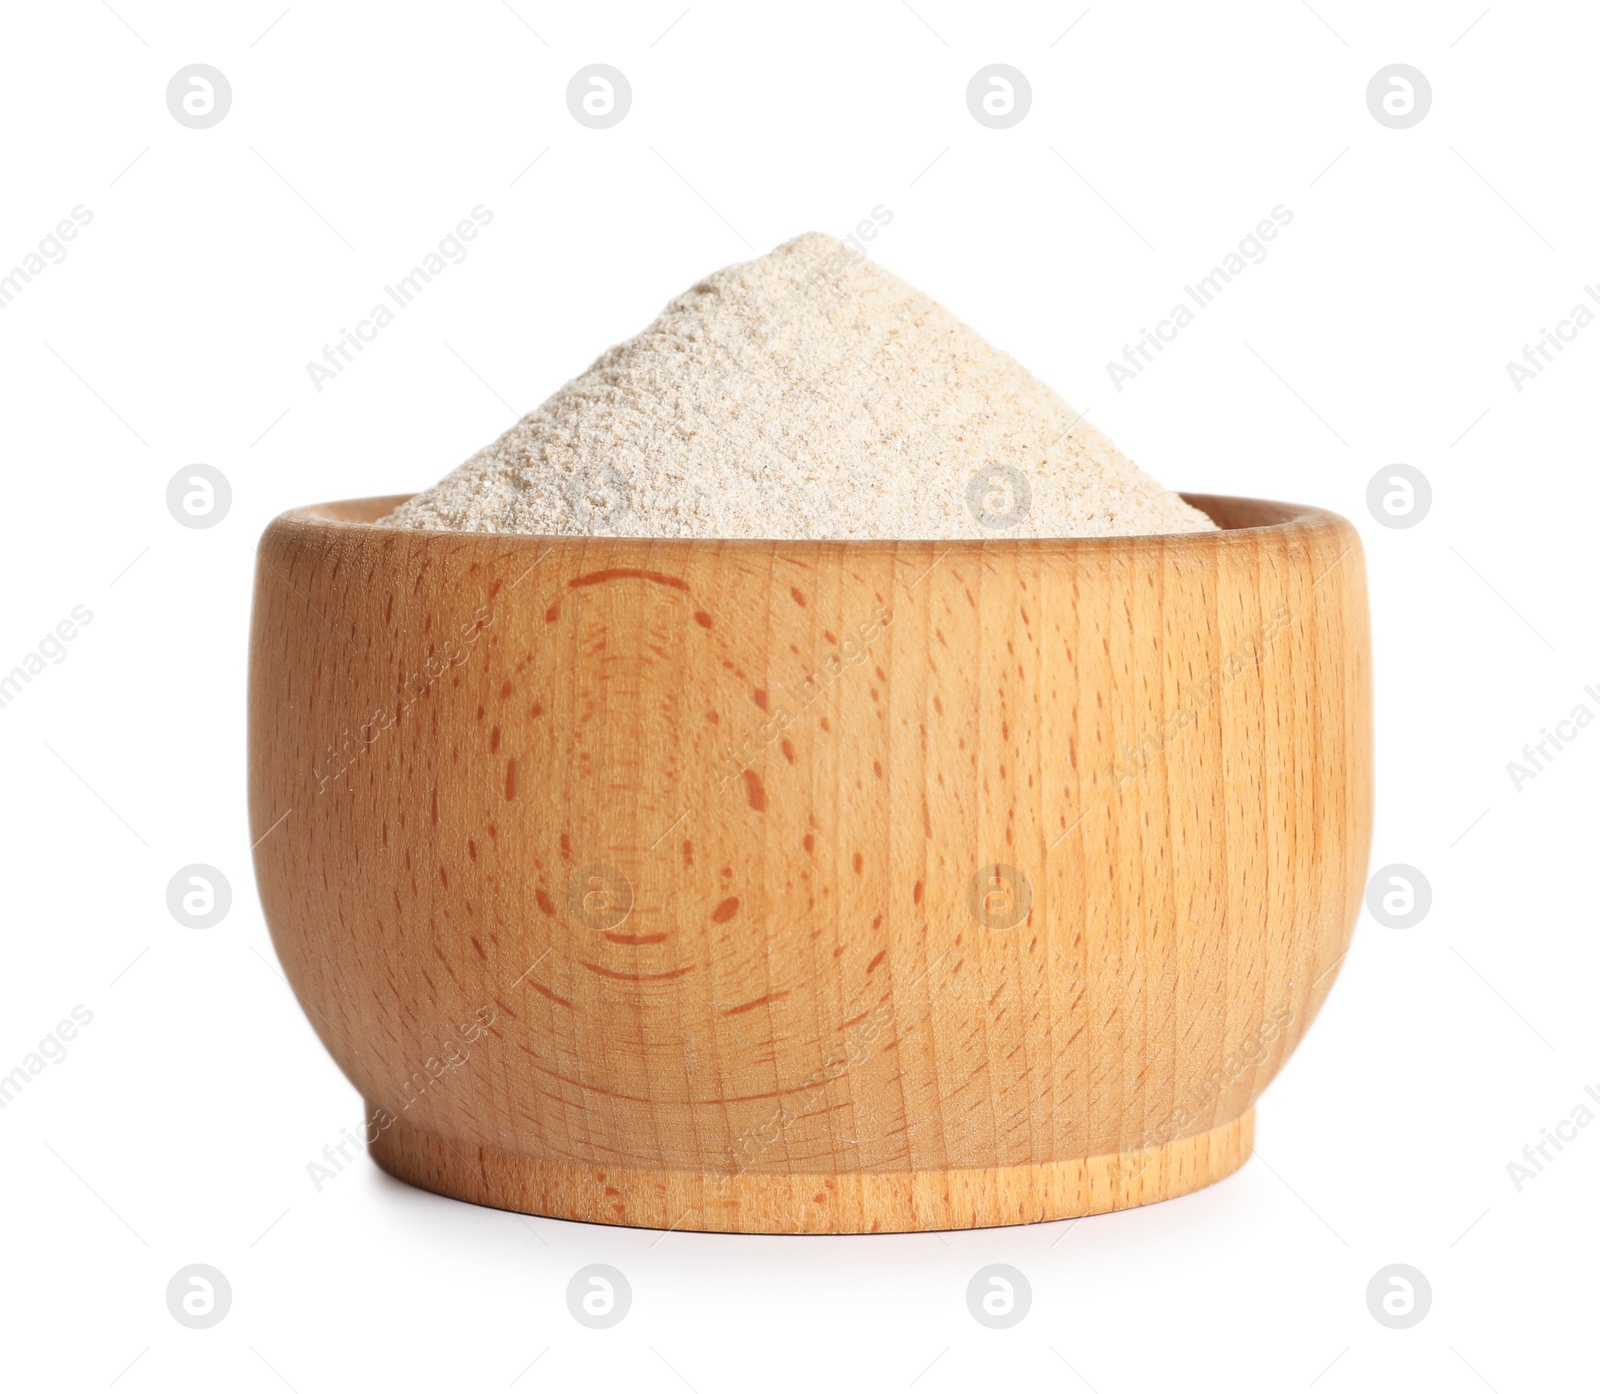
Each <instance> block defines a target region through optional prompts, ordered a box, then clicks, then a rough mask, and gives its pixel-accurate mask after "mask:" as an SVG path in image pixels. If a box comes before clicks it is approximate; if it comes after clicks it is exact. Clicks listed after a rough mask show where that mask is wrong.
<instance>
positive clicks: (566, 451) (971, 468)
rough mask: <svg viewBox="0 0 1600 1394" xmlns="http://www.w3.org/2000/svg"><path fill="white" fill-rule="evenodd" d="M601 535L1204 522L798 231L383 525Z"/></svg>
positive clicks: (841, 534)
mask: <svg viewBox="0 0 1600 1394" xmlns="http://www.w3.org/2000/svg"><path fill="white" fill-rule="evenodd" d="M384 521H385V522H386V523H388V524H391V525H400V526H405V527H417V528H442V529H454V530H459V531H469V532H516V533H545V534H589V535H597V536H611V537H719V538H769V539H778V538H837V539H865V538H958V537H969V538H976V537H989V538H993V537H1082V536H1093V535H1113V534H1115V535H1126V534H1133V533H1163V532H1167V533H1170V532H1198V531H1204V530H1209V529H1211V528H1213V527H1214V526H1215V525H1214V524H1213V523H1212V522H1211V520H1210V519H1209V518H1207V517H1206V516H1205V514H1203V513H1201V512H1200V511H1199V510H1197V509H1195V508H1191V507H1190V506H1189V505H1188V504H1186V503H1184V502H1183V500H1182V499H1180V498H1179V497H1178V496H1177V495H1176V494H1175V493H1172V492H1170V491H1169V490H1167V489H1164V488H1162V486H1161V485H1160V484H1158V483H1157V482H1156V481H1155V480H1153V479H1151V478H1150V477H1149V476H1148V475H1147V474H1145V473H1144V472H1143V471H1142V470H1140V469H1139V468H1138V467H1137V466H1136V465H1134V463H1133V462H1132V461H1131V460H1129V459H1128V458H1127V456H1125V455H1123V454H1122V453H1121V452H1120V451H1119V450H1118V449H1117V448H1116V447H1115V446H1114V445H1112V444H1111V442H1110V441H1109V440H1107V439H1106V438H1105V436H1103V435H1102V434H1101V433H1100V432H1099V431H1098V430H1096V429H1095V428H1094V427H1093V426H1091V425H1090V424H1089V423H1088V422H1086V421H1084V420H1082V419H1081V418H1080V417H1079V416H1078V414H1077V413H1075V412H1074V411H1073V410H1072V408H1071V407H1069V406H1068V405H1067V404H1066V402H1064V401H1062V399H1061V398H1060V397H1058V396H1057V395H1056V394H1055V393H1054V392H1053V391H1051V390H1050V388H1048V387H1047V386H1045V384H1044V383H1042V382H1040V381H1039V380H1038V379H1037V378H1035V377H1034V376H1033V375H1032V374H1031V373H1030V372H1028V371H1027V369H1025V368H1023V367H1022V366H1021V365H1020V364H1018V363H1017V362H1016V361H1015V360H1013V359H1012V358H1011V357H1010V356H1008V355H1007V354H1004V353H1002V352H1000V351H999V350H998V349H995V348H992V347H991V346H990V345H989V344H988V343H986V342H985V341H984V340H983V339H982V338H981V337H979V335H978V334H976V333H975V332H974V331H973V330H971V329H969V328H968V327H967V326H966V325H964V324H962V323H961V322H960V321H959V320H958V319H956V318H955V316H953V315H952V314H950V313H949V312H948V311H947V310H945V309H944V308H942V307H941V306H940V305H938V304H937V303H936V302H934V301H933V300H931V299H929V298H928V297H927V296H925V295H923V294H922V293H921V292H920V291H918V290H916V289H914V288H913V287H911V286H909V285H907V284H906V283H905V282H904V281H902V280H900V279H899V278H898V277H896V276H893V275H891V274H890V273H889V272H887V271H885V270H883V269H882V268H881V267H879V266H877V265H875V264H874V263H873V262H871V261H869V260H867V259H866V258H864V257H862V256H860V255H859V254H858V253H856V252H854V251H852V250H851V249H850V248H848V247H846V246H845V245H844V244H843V243H841V242H838V241H836V240H835V239H833V238H831V237H826V236H823V235H821V234H817V233H811V234H808V235H806V236H803V237H798V238H796V239H795V240H794V241H792V242H788V243H785V244H784V245H783V246H781V247H779V248H778V249H777V250H776V251H773V252H770V253H769V254H768V255H766V256H764V257H758V258H757V259H756V260H754V261H749V262H744V263H741V264H739V265H735V266H730V267H727V268H726V269H724V270H722V271H719V272H717V273H716V274H715V275H712V276H710V277H708V278H707V279H705V280H704V281H702V282H700V284H699V285H697V286H695V287H693V288H692V289H691V290H689V291H687V292H686V293H685V294H683V295H681V296H679V297H678V298H677V299H676V300H674V301H673V302H672V303H671V304H670V305H668V306H667V308H666V309H665V310H663V311H662V312H661V315H660V317H659V318H658V319H657V320H656V321H655V323H653V324H652V325H650V327H649V328H648V329H646V330H645V331H644V332H643V333H641V334H639V335H638V336H637V337H635V338H633V339H630V340H628V341H627V342H626V343H623V344H618V345H617V346H616V347H615V348H613V349H610V350H609V351H607V352H606V353H604V354H602V355H601V357H600V358H599V359H598V360H597V361H596V362H595V364H594V366H593V367H591V368H590V369H589V370H588V371H587V372H586V373H584V374H583V375H582V376H581V377H577V378H574V379H573V380H572V381H571V382H569V383H568V384H567V385H566V386H565V387H563V388H561V389H560V390H559V391H558V392H556V393H555V394H554V395H553V396H552V397H551V398H550V399H549V400H548V401H546V402H545V403H544V405H543V406H541V407H539V408H538V409H537V410H536V411H533V412H530V413H529V414H528V415H527V416H525V417H523V418H522V420H521V421H519V422H517V424H516V425H515V426H513V427H512V428H511V429H510V430H509V431H507V432H506V433H505V434H504V435H503V436H501V437H500V439H499V440H497V441H495V442H494V444H492V445H489V446H486V447H484V449H482V450H480V451H479V452H478V453H477V454H476V455H474V456H473V457H472V458H471V459H470V460H468V461H467V462H466V463H465V464H463V465H462V466H461V467H460V468H459V469H457V470H455V471H454V472H453V473H452V474H450V475H447V476H446V477H445V478H444V479H443V480H442V481H440V483H438V484H437V485H435V486H434V487H433V488H432V489H429V490H427V491H426V492H425V493H421V494H418V495H417V496H416V497H414V498H412V499H411V500H409V501H408V502H407V503H405V504H403V505H402V506H401V507H400V508H398V509H396V510H395V512H394V513H393V514H391V515H390V517H389V518H387V519H385V520H384Z"/></svg>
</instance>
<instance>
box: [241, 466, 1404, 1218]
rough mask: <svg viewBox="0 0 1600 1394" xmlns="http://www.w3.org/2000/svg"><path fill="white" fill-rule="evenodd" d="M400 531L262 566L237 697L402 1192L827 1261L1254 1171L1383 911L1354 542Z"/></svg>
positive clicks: (1288, 509)
mask: <svg viewBox="0 0 1600 1394" xmlns="http://www.w3.org/2000/svg"><path fill="white" fill-rule="evenodd" d="M396 502H398V500H397V499H370V500H359V501H354V502H349V503H342V504H329V505H324V506H322V507H319V508H312V509H302V510H298V511H296V512H293V513H289V514H285V515H284V516H283V517H281V518H279V519H277V520H276V521H275V522H274V523H273V524H272V525H271V526H270V527H269V528H268V529H267V532H266V534H265V536H264V537H263V539H262V544H261V548H260V564H259V567H258V573H257V583H256V595H255V613H254V619H253V633H252V639H251V680H250V801H251V823H252V829H253V833H252V835H253V836H254V837H257V838H261V841H260V842H259V844H258V846H257V848H256V851H255V858H256V871H257V877H258V881H259V884H260V888H261V896H262V903H263V905H264V907H265V910H266V914H267V919H268V923H269V925H270V927H271V930H272V935H273V940H274V943H275V944H276V946H277V950H278V953H279V956H280V958H281V960H282V962H283V966H284V969H285V972H286V973H287V975H288V977H289V980H290V982H291V983H292V984H293V986H294V989H295V991H296V993H297V994H298V996H299V998H300V1000H301V1002H302V1004H303V1005H304V1006H305V1008H306V1011H307V1013H308V1015H309V1017H310V1019H311V1021H312V1024H313V1025H314V1026H315V1028H316V1030H317V1032H318V1034H319V1035H320V1037H321V1038H322V1040H323V1042H324V1044H325V1045H326V1046H327V1048H328V1050H329V1051H330V1053H331V1054H332V1055H333V1057H334V1059H335V1060H336V1061H337V1062H338V1064H339V1066H340V1068H341V1069H342V1070H343V1071H344V1072H345V1074H346V1075H347V1076H348V1077H349V1078H350V1079H351V1080H352V1081H353V1082H354V1083H355V1085H356V1086H357V1088H358V1089H359V1090H360V1091H361V1093H362V1094H363V1096H364V1097H365V1099H366V1100H367V1105H368V1137H369V1142H370V1143H371V1149H372V1152H373V1155H374V1156H375V1157H376V1159H377V1160H378V1162H379V1163H380V1164H381V1165H382V1166H384V1167H385V1168H387V1169H388V1170H390V1171H391V1172H393V1173H394V1174H395V1175H397V1176H400V1177H403V1178H404V1179H406V1180H409V1181H413V1182H415V1183H416V1184H418V1185H421V1186H426V1187H428V1188H429V1189H432V1190H437V1191H440V1192H443V1193H445V1194H448V1195H454V1196H459V1197H462V1198H464V1199H468V1200H472V1201H477V1202H480V1203H483V1204H488V1205H496V1206H501V1207H504V1208H508V1209H515V1210H523V1211H527V1212H530V1213H535V1214H544V1215H553V1216H561V1217H566V1218H572V1219H582V1220H598V1221H605V1222H610V1223H620V1224H631V1225H643V1226H658V1227H676V1228H680V1229H707V1230H732V1231H761V1232H810V1233H828V1232H859V1231H871V1230H909V1229H939V1228H959V1227H966V1226H977V1225H995V1224H1011V1223H1019V1222H1024V1221H1035V1220H1044V1219H1056V1218H1061V1217H1064V1216H1070V1215H1080V1214H1088V1213H1095V1212H1099V1211H1104V1210H1111V1209H1118V1208H1122V1207H1125V1206H1129V1205H1138V1204H1143V1203H1146V1202H1148V1201H1152V1200H1159V1199H1162V1198H1165V1197H1167V1196H1173V1195H1179V1194H1182V1193H1184V1192H1186V1191H1189V1190H1193V1189H1194V1188H1195V1187H1197V1186H1202V1185H1205V1184H1207V1183H1209V1182H1211V1181H1214V1180H1217V1179H1218V1178H1219V1177H1222V1176H1225V1175H1227V1174H1228V1173H1229V1172H1230V1171H1232V1170H1234V1169H1235V1168H1236V1167H1237V1166H1239V1165H1240V1164H1241V1163H1242V1161H1243V1160H1244V1159H1245V1158H1246V1157H1247V1156H1248V1155H1249V1150H1250V1145H1251V1137H1252V1129H1253V1105H1254V1103H1255V1100H1256V1099H1257V1097H1258V1096H1259V1095H1260V1093H1261V1091H1262V1090H1263V1089H1264V1088H1265V1087H1266V1085H1267V1083H1268V1082H1269V1081H1270V1080H1271V1079H1272V1077H1273V1076H1274V1075H1275V1074H1276V1073H1277V1071H1278V1069H1279V1068H1280V1067H1281V1066H1282V1064H1283V1062H1284V1060H1285V1059H1286V1058H1287V1057H1288V1054H1289V1052H1290V1051H1291V1050H1292V1049H1293V1048H1294V1046H1295V1044H1296V1043H1297V1042H1298V1041H1299V1039H1300V1038H1301V1036H1302V1035H1303V1034H1304V1032H1305V1030H1306V1029H1307V1027H1308V1026H1309V1025H1310V1023H1311V1021H1312V1019H1313V1017H1314V1016H1315V1014H1316V1012H1317V1010H1318V1008H1319V1006H1320V1005H1321V1003H1322V1000H1323V999H1324V997H1325V996H1326V995H1327V993H1328V990H1329V989H1330V987H1331V986H1332V983H1333V981H1334V977H1335V974H1336V972H1337V968H1338V965H1339V963H1340V961H1341V959H1342V956H1343V954H1344V952H1345V949H1346V947H1347V945H1348V942H1349V936H1350V932H1351V929H1352V926H1353V924H1354V920H1355V915H1356V912H1357V909H1358V907H1359V902H1360V896H1361V892H1362V885H1363V881H1364V878H1365V871H1366V862H1367V852H1368V844H1369V837H1370V822H1371V798H1372V790H1371V744H1372V742H1371V695H1370V676H1369V641H1368V620H1367V601H1366V588H1365V579H1364V572H1363V565H1362V556H1361V549H1360V544H1359V542H1358V540H1357V537H1356V534H1355V531H1354V529H1353V528H1351V527H1350V525H1349V524H1348V523H1346V522H1344V521H1343V520H1342V519H1340V518H1337V517H1335V516H1334V515H1332V514H1329V513H1325V512H1321V511H1319V510H1316V509H1307V508H1300V507H1296V506H1294V505H1285V504H1274V503H1266V502H1262V501H1257V500H1242V499H1223V498H1212V497H1205V496H1190V502H1192V503H1195V504H1196V505H1197V506H1199V507H1201V508H1203V509H1205V510H1206V511H1207V512H1208V513H1210V514H1211V516H1212V517H1214V518H1215V519H1217V521H1218V522H1219V523H1221V524H1222V525H1223V526H1224V529H1225V530H1224V531H1221V532H1218V533H1198V534H1186V535H1181V536H1170V537H1147V538H1095V539H1068V540H1061V541H996V542H957V543H954V544H948V543H926V542H910V543H847V544H842V543H821V542H778V543H760V542H715V541H707V542H682V541H659V540H657V541H651V540H629V539H578V538H537V537H508V536H495V535H487V534H464V533H426V532H412V531H401V530H396V529H389V528H379V527H374V526H371V523H370V520H372V519H374V518H377V517H381V516H382V515H383V514H384V513H385V512H387V511H388V510H389V509H390V508H391V507H392V506H393V505H394V504H395V503H396ZM274 825H276V826H274ZM269 829H270V831H269Z"/></svg>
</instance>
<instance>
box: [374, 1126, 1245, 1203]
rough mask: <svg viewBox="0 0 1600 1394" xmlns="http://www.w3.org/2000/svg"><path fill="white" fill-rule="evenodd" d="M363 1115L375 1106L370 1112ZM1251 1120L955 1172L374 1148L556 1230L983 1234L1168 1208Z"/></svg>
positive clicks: (1224, 1164) (1239, 1158)
mask: <svg viewBox="0 0 1600 1394" xmlns="http://www.w3.org/2000/svg"><path fill="white" fill-rule="evenodd" d="M367 1108H368V1113H369V1116H370V1114H371V1112H372V1110H373V1108H374V1105H372V1104H371V1103H370V1102H369V1103H368V1105H367ZM1254 1141H1255V1109H1254V1108H1253V1107H1252V1108H1250V1109H1249V1110H1247V1111H1246V1112H1245V1113H1243V1114H1241V1115H1240V1116H1239V1117H1238V1118H1235V1119H1233V1120H1232V1121H1231V1122H1228V1123H1223V1124H1219V1125H1218V1126H1217V1127H1215V1128H1213V1129H1212V1130H1211V1131H1210V1132H1205V1133H1197V1134H1195V1135H1194V1136H1192V1137H1184V1138H1178V1139H1177V1140H1175V1141H1173V1142H1169V1143H1167V1144H1165V1145H1164V1146H1161V1147H1148V1148H1145V1149H1143V1150H1142V1151H1136V1152H1111V1153H1106V1154H1104V1155H1102V1156H1098V1157H1085V1158H1074V1159H1071V1160H1066V1161H1055V1162H1037V1163H1033V1164H1030V1165H1026V1166H1011V1167H974V1168H968V1169H961V1170H950V1171H917V1172H848V1173H826V1172H822V1173H818V1172H813V1173H809V1174H803V1175H781V1174H773V1173H770V1172H744V1173H733V1172H695V1171H650V1170H645V1169H642V1168H632V1167H604V1166H585V1165H582V1164H578V1163H572V1162H551V1161H545V1160H543V1159H541V1158H536V1157H526V1156H521V1155H518V1154H516V1153H511V1152H502V1151H500V1150H498V1149H496V1148H490V1147H470V1146H462V1145H460V1144H458V1143H452V1142H447V1141H445V1140H444V1139H443V1138H439V1137H435V1136H433V1135H432V1134H430V1133H424V1132H419V1131H418V1130H417V1129H415V1128H411V1127H408V1126H407V1125H406V1124H404V1123H402V1122H401V1121H399V1120H398V1119H396V1120H395V1122H393V1123H392V1124H391V1125H390V1126H389V1127H388V1128H386V1129H384V1130H383V1131H382V1132H381V1133H379V1134H378V1137H377V1139H376V1140H375V1141H374V1142H373V1143H372V1144H371V1147H370V1150H371V1153H372V1157H373V1160H374V1161H376V1162H377V1163H378V1165H379V1166H381V1167H382V1168H383V1169H384V1170H385V1171H387V1172H388V1173H389V1174H390V1175H391V1176H395V1177H398V1178H399V1179H400V1180H402V1181H407V1182H410V1183H411V1184H412V1185H413V1186H420V1187H421V1188H422V1189H423V1190H426V1191H435V1192H437V1193H438V1194H440V1195H446V1196H452V1197H454V1198H455V1199H457V1200H467V1201H471V1202H473V1203H474V1204H475V1205H489V1206H493V1207H494V1208H496V1209H498V1210H514V1211H520V1212H521V1213H523V1214H526V1215H542V1216H546V1217H548V1218H550V1219H557V1220H585V1221H589V1222H591V1223H595V1224H607V1225H627V1226H631V1227H633V1228H637V1229H680V1230H702V1231H708V1232H713V1233H723V1234H877V1233H894V1232H905V1231H912V1230H940V1229H983V1228H988V1227H990V1226H995V1225H1024V1224H1037V1223H1039V1222H1040V1221H1044V1220H1067V1219H1072V1218H1073V1217H1075V1216H1079V1215H1100V1214H1104V1213H1105V1212H1106V1211H1109V1210H1127V1209H1131V1208H1132V1207H1133V1206H1136V1205H1149V1204H1150V1203H1151V1202H1153V1201H1158V1200H1169V1199H1171V1198H1172V1197H1173V1196H1181V1195H1186V1194H1187V1193H1188V1192H1190V1191H1196V1190H1199V1189H1200V1188H1201V1187H1202V1186H1209V1185H1210V1184H1211V1183H1212V1182H1213V1181H1220V1180H1221V1179H1222V1178H1223V1177H1225V1176H1228V1175H1230V1174H1231V1173H1232V1172H1234V1171H1236V1170H1238V1168H1239V1167H1240V1166H1242V1165H1243V1164H1244V1162H1245V1161H1246V1160H1247V1159H1248V1158H1249V1156H1250V1150H1251V1147H1252V1146H1253V1144H1254Z"/></svg>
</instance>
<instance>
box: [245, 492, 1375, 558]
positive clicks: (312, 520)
mask: <svg viewBox="0 0 1600 1394" xmlns="http://www.w3.org/2000/svg"><path fill="white" fill-rule="evenodd" d="M413 497H414V495H413V494H375V495H372V496H370V497H367V498H353V499H333V500H329V501H328V502H325V503H314V504H306V505H304V506H302V507H299V508H291V509H288V510H287V511H286V512H283V513H280V514H279V515H278V516H277V517H276V518H274V519H273V520H272V522H271V524H269V526H268V531H274V530H282V529H288V530H293V531H299V530H302V529H303V530H306V531H311V532H321V533H334V534H346V535H351V536H361V537H373V538H378V537H381V538H386V539H387V538H405V539H407V540H408V541H409V542H411V543H412V544H413V545H415V546H418V547H428V546H430V545H437V546H448V547H451V548H453V549H459V548H460V547H461V546H462V544H463V543H467V542H481V543H483V544H485V545H487V546H492V547H493V548H494V549H495V550H496V551H504V550H507V549H512V550H514V549H517V548H519V547H529V548H548V547H553V546H554V547H568V546H573V545H578V546H584V547H589V546H596V545H609V546H616V547H648V548H659V549H662V550H665V551H669V552H670V551H677V550H680V549H689V548H706V547H716V548H717V549H718V550H739V549H747V548H748V549H759V550H762V551H767V552H770V551H771V550H772V549H773V548H789V547H793V548H802V549H808V550H810V549H816V548H819V547H820V548H848V549H849V550H851V551H853V552H857V553H862V552H870V551H879V550H891V551H892V550H904V549H907V548H951V549H955V550H959V551H980V550H981V551H1001V552H1004V551H1008V550H1018V551H1028V550H1039V549H1048V550H1051V551H1061V550H1071V551H1133V552H1137V551H1144V550H1148V549H1159V550H1161V551H1164V552H1170V551H1173V550H1175V549H1188V550H1211V549H1214V548H1217V547H1226V546H1229V545H1234V544H1237V543H1243V542H1246V541H1250V542H1256V541H1260V540H1262V539H1264V538H1265V537H1267V536H1268V535H1271V534H1288V533H1293V532H1301V533H1304V532H1322V531H1326V530H1329V529H1341V530H1348V531H1351V532H1353V531H1354V529H1353V528H1352V526H1351V524H1350V523H1349V522H1348V521H1347V520H1346V519H1344V518H1343V517H1341V516H1340V515H1339V514H1337V513H1333V512H1331V511H1329V510H1328V509H1325V508H1319V507H1316V506H1315V505H1313V504H1300V503H1286V502H1282V501H1280V500H1277V499H1258V498H1250V497H1246V496H1243V495H1231V494H1200V493H1187V492H1184V493H1180V495H1179V497H1180V498H1182V499H1183V500H1184V501H1185V502H1186V503H1189V504H1192V505H1193V506H1194V507H1196V508H1198V509H1200V511H1201V512H1202V513H1204V514H1206V516H1207V517H1209V518H1212V519H1213V521H1216V515H1217V514H1218V513H1221V514H1222V515H1223V516H1224V517H1225V518H1231V519H1234V520H1235V521H1231V522H1219V523H1218V527H1217V529H1216V531H1212V532H1171V533H1136V534H1128V535H1123V536H1111V537H993V538H988V537H971V538H969V537H962V538H928V537H907V538H863V539H848V538H846V539H838V538H804V537H793V538H755V537H732V538H725V537H637V536H611V535H609V534H588V533H516V532H478V531H470V530H464V529H453V528H407V527H395V526H391V525H385V524H384V523H382V522H380V521H378V519H381V518H382V517H384V516H385V515H386V514H388V513H391V512H393V510H394V509H396V508H398V507H399V506H400V505H401V504H402V503H404V502H405V501H406V500H407V499H409V498H413Z"/></svg>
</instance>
